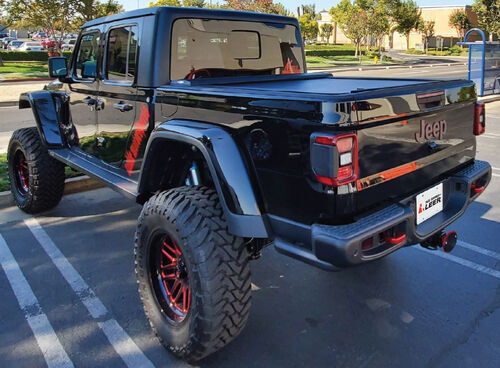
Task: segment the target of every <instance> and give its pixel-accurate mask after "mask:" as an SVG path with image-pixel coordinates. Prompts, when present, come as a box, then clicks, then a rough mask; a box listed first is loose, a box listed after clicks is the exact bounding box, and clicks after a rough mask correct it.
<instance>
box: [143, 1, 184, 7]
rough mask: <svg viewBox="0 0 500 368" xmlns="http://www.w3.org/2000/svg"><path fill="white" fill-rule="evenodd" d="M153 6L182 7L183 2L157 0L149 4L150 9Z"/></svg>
mask: <svg viewBox="0 0 500 368" xmlns="http://www.w3.org/2000/svg"><path fill="white" fill-rule="evenodd" d="M153 6H181V2H180V1H179V0H157V1H152V2H150V3H149V4H148V7H149V8H151V7H153Z"/></svg>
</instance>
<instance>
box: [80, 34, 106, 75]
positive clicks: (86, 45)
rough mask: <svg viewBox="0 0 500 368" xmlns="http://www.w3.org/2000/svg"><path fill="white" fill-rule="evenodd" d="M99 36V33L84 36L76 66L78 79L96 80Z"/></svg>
mask: <svg viewBox="0 0 500 368" xmlns="http://www.w3.org/2000/svg"><path fill="white" fill-rule="evenodd" d="M99 34H100V33H99V32H91V33H86V34H84V35H83V36H82V38H81V40H80V46H79V48H78V54H77V58H76V64H75V75H76V77H77V78H80V79H85V78H91V77H94V78H95V73H96V71H97V51H98V48H99Z"/></svg>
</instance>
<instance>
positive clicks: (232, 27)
mask: <svg viewBox="0 0 500 368" xmlns="http://www.w3.org/2000/svg"><path fill="white" fill-rule="evenodd" d="M171 50H172V52H171V60H170V62H171V71H170V79H171V80H179V79H197V78H217V77H232V76H250V75H278V74H297V73H303V72H304V59H303V55H302V40H301V36H300V32H299V30H298V29H297V27H295V26H294V25H291V24H278V23H260V22H245V21H232V20H210V19H178V20H176V21H175V22H174V25H173V30H172V44H171Z"/></svg>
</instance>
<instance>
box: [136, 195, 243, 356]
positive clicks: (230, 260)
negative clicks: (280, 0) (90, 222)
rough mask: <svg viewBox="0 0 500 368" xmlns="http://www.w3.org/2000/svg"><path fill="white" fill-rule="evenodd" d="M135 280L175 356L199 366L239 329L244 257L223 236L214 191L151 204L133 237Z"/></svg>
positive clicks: (239, 244) (235, 242)
mask: <svg viewBox="0 0 500 368" xmlns="http://www.w3.org/2000/svg"><path fill="white" fill-rule="evenodd" d="M135 260H136V262H135V263H136V275H137V281H138V284H139V293H140V296H141V299H142V301H143V305H144V310H145V312H146V315H147V317H148V319H149V322H150V324H151V326H152V328H153V330H154V331H155V333H156V335H157V336H158V338H159V340H160V342H161V343H162V344H163V345H164V346H165V347H166V348H167V349H169V350H170V351H171V352H172V353H174V354H175V355H177V356H179V357H181V358H183V359H185V360H188V361H196V360H200V359H202V358H204V357H205V356H207V355H209V354H211V353H213V352H215V351H217V350H218V349H220V348H222V347H223V346H225V345H226V344H228V343H229V342H230V341H232V340H233V339H234V338H235V337H236V336H237V335H238V334H239V333H240V332H241V331H242V330H243V328H244V326H245V324H246V322H247V319H248V315H249V309H250V302H251V284H250V266H249V255H248V251H247V249H246V246H245V244H244V242H243V239H241V238H238V237H234V236H232V235H230V234H229V233H228V232H227V225H226V222H225V220H224V219H223V217H222V209H221V206H220V204H219V201H218V197H217V194H216V192H215V191H214V190H212V189H209V188H206V187H182V188H176V189H172V190H169V191H167V192H162V193H159V194H157V195H155V196H153V197H152V198H151V199H150V200H149V201H148V202H147V203H146V204H145V205H144V207H143V210H142V213H141V215H140V217H139V222H138V226H137V232H136V237H135Z"/></svg>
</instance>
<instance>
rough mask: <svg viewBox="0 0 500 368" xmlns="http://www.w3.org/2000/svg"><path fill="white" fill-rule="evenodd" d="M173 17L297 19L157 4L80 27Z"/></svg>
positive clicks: (272, 20)
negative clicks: (164, 15) (166, 16)
mask: <svg viewBox="0 0 500 368" xmlns="http://www.w3.org/2000/svg"><path fill="white" fill-rule="evenodd" d="M167 13H168V15H169V16H171V17H173V18H182V17H186V16H188V17H191V16H192V17H207V18H221V19H245V20H249V21H255V22H275V23H287V24H290V23H292V24H296V23H297V19H296V18H291V17H285V16H281V15H274V14H265V13H255V12H248V11H239V10H229V9H202V8H185V7H174V6H159V7H152V8H144V9H137V10H131V11H128V12H124V13H119V14H113V15H110V16H107V17H102V18H97V19H94V20H91V21H88V22H87V23H85V24H84V25H83V26H82V28H86V27H89V26H96V25H98V24H103V23H109V22H114V21H118V20H122V19H129V18H137V17H144V16H148V15H162V14H167Z"/></svg>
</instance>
